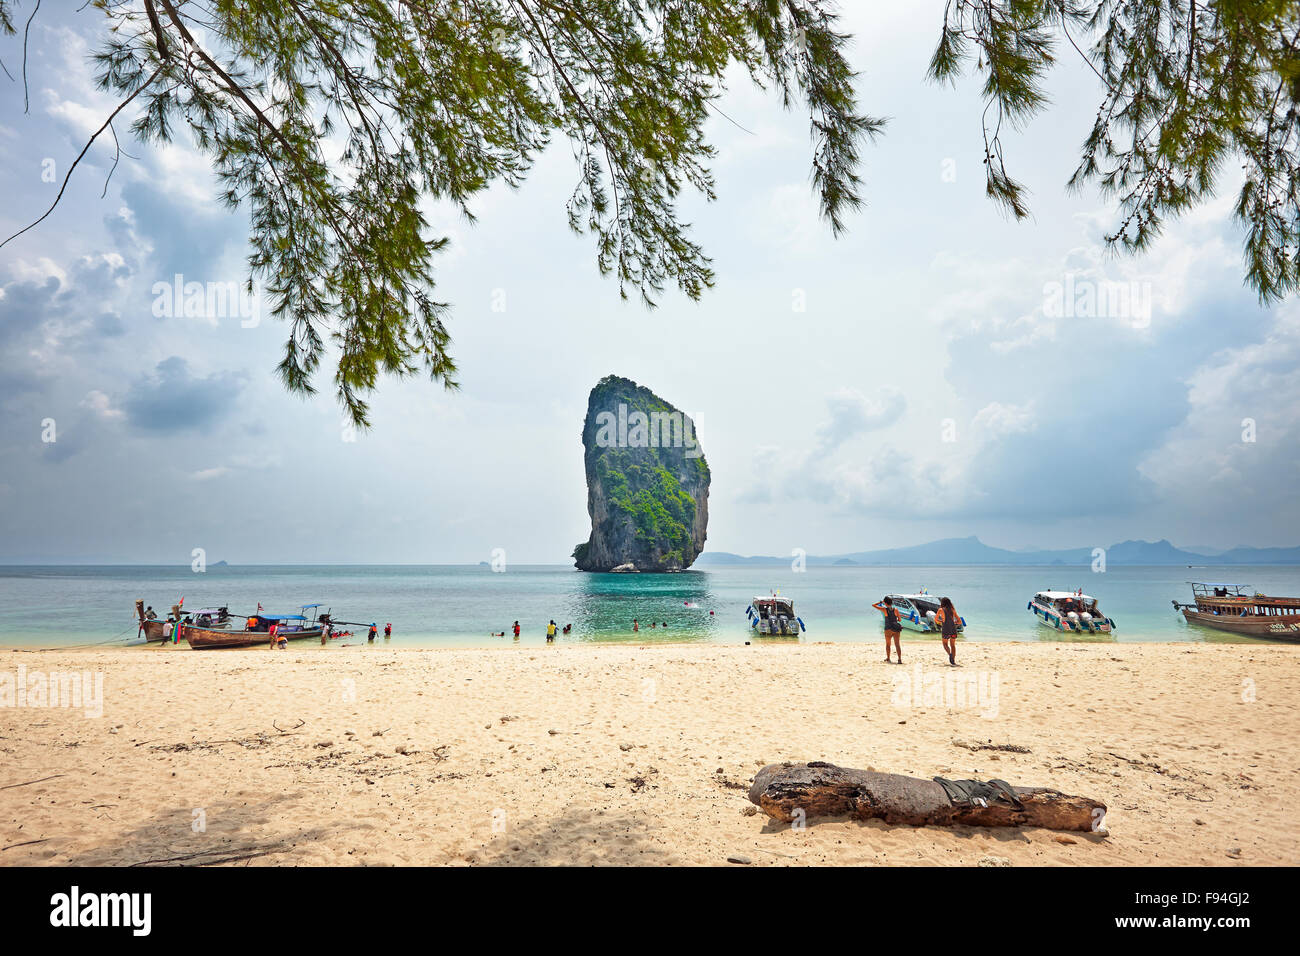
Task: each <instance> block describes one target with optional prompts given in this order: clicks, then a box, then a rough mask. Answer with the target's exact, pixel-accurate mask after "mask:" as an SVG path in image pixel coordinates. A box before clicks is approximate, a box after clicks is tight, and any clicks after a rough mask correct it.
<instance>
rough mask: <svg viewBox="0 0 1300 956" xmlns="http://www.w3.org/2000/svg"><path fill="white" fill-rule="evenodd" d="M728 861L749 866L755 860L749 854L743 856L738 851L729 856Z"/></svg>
mask: <svg viewBox="0 0 1300 956" xmlns="http://www.w3.org/2000/svg"><path fill="white" fill-rule="evenodd" d="M727 862H728V863H739V864H740V865H741V866H749V864H751V863H753V862H754V861H753V860H751V859H750V858H749V857H747V856H741V855H740V854H738V853H733V854H732V855H731V856H729V857H727Z"/></svg>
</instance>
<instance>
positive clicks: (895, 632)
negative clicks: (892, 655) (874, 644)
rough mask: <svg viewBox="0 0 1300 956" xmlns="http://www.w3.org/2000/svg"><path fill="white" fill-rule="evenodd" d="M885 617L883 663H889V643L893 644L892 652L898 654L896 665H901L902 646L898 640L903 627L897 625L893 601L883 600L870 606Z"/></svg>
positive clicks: (889, 598) (888, 598)
mask: <svg viewBox="0 0 1300 956" xmlns="http://www.w3.org/2000/svg"><path fill="white" fill-rule="evenodd" d="M871 606H872V607H874V608H877V609H878V610H880V611H883V612H884V615H885V663H886V664H888V663H889V642H890V640H891V639H892V640H893V642H894V650H896V651H897V652H898V663H900V664H901V663H903V646H902V644H901V643H900V638H901V637H902V636H903V633H902V632H903V625H901V624H899V623H898V609H897V608H895V607H894V599H893V598H891V597H887V598H885V599H884V600H883V601H882V602H880V603H879V604H873V605H871Z"/></svg>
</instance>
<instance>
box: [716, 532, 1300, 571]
mask: <svg viewBox="0 0 1300 956" xmlns="http://www.w3.org/2000/svg"><path fill="white" fill-rule="evenodd" d="M1105 552H1106V564H1107V565H1117V566H1123V565H1130V566H1132V565H1164V566H1169V567H1175V566H1179V565H1182V566H1184V567H1185V566H1187V565H1192V566H1196V565H1205V564H1240V565H1260V564H1300V547H1295V548H1246V547H1239V548H1230V549H1228V550H1225V551H1214V550H1212V549H1200V548H1198V549H1197V550H1195V551H1189V550H1187V549H1185V548H1178V547H1175V546H1174V545H1172V544H1170V543H1169V542H1168V541H1166V540H1163V539H1162V540H1160V541H1121V542H1120V543H1119V544H1113V545H1111V546H1110V547H1109V548H1106V549H1105ZM805 560H806V562H807V563H808V564H810V565H827V566H832V567H852V566H858V565H892V564H913V565H929V566H934V565H954V564H957V565H960V564H970V565H979V564H990V565H992V564H1001V565H1020V566H1024V567H1028V566H1034V565H1039V566H1041V565H1061V566H1066V567H1089V566H1091V565H1092V562H1093V560H1094V556H1093V549H1092V548H1067V549H1064V550H1055V551H1053V550H1043V551H1037V550H1033V551H1012V550H1009V549H1007V548H994V547H990V546H989V545H987V544H985V543H984V542H983V541H981V540H980V539H979V538H977V537H975V536H974V535H971V536H970V537H969V538H944V539H943V540H940V541H931V542H930V543H929V544H917V545H912V546H911V547H906V548H889V549H886V550H881V551H858V552H854V553H852V554H830V555H821V556H813V555H808V556H807V558H806V559H805ZM790 561H791V558H789V557H780V556H775V555H772V556H765V555H759V556H753V557H748V556H744V555H739V554H732V553H730V552H727V551H706V552H704V553H703V554H701V555H700V556H699V558H697V559H696V561H695V563H696V565H698V566H701V567H704V566H708V565H714V566H717V565H727V564H757V565H777V564H789V563H790Z"/></svg>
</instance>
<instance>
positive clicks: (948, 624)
mask: <svg viewBox="0 0 1300 956" xmlns="http://www.w3.org/2000/svg"><path fill="white" fill-rule="evenodd" d="M960 622H961V618H960V617H958V615H957V611H956V609H955V608H954V607H953V606H952V601H951V599H949V598H940V599H939V610H938V611H937V612H935V615H934V623H935V624H937V625H938V626H939V636H940V637H941V638H942V639H943V649H944V650H945V651H946V652H947V653H948V663H949V664H951V665H952V666H953V667H956V666H957V625H958V624H959V623H960Z"/></svg>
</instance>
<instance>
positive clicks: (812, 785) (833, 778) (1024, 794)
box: [749, 761, 1106, 832]
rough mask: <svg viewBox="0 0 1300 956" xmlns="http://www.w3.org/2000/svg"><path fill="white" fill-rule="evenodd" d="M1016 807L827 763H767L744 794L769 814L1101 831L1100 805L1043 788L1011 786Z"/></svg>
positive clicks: (775, 816) (784, 817) (1103, 807)
mask: <svg viewBox="0 0 1300 956" xmlns="http://www.w3.org/2000/svg"><path fill="white" fill-rule="evenodd" d="M1012 789H1013V790H1014V791H1015V793H1016V796H1017V797H1018V798H1019V799H1020V802H1021V803H1022V804H1023V805H1024V809H1023V810H1017V809H1016V808H1015V806H1013V805H1012V804H1010V803H1006V802H1003V801H990V802H989V805H988V806H987V807H980V806H971V807H966V806H953V804H952V802H951V801H950V800H949V799H948V795H947V793H946V792H945V791H944V789H943V787H942V786H940V785H939V784H938V783H936V782H935V781H933V780H921V779H919V778H917V777H905V776H903V775H902V774H897V773H877V772H876V771H874V770H851V769H849V768H847V767H837V766H835V765H834V764H829V763H823V762H821V761H813V762H812V763H774V764H769V765H768V766H766V767H764V768H763V769H762V770H760V771H759V772H758V775H757V776H756V777H755V778H754V785H753V786H752V787H750V788H749V799H750V801H751V802H753V803H756V804H758V806H759V807H761V808H762V810H763V812H765V813H766V814H767V815H768V816H769V817H771V818H772V819H773V820H781V821H783V822H785V823H790V822H792V821H794V820H795V819H797V818H798V817H799V815H800V811H802V816H803V818H804V819H811V818H812V817H821V816H844V815H848V816H851V817H856V818H857V819H859V820H883V821H885V822H886V823H902V824H911V825H912V826H936V827H950V826H957V825H966V826H978V827H1043V828H1044V829H1048V830H1080V831H1099V832H1101V831H1104V829H1105V818H1106V805H1105V804H1104V803H1099V802H1098V801H1096V800H1090V799H1088V798H1087V797H1072V796H1069V795H1068V794H1064V793H1061V792H1059V791H1057V790H1049V789H1047V788H1044V787H1012Z"/></svg>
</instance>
